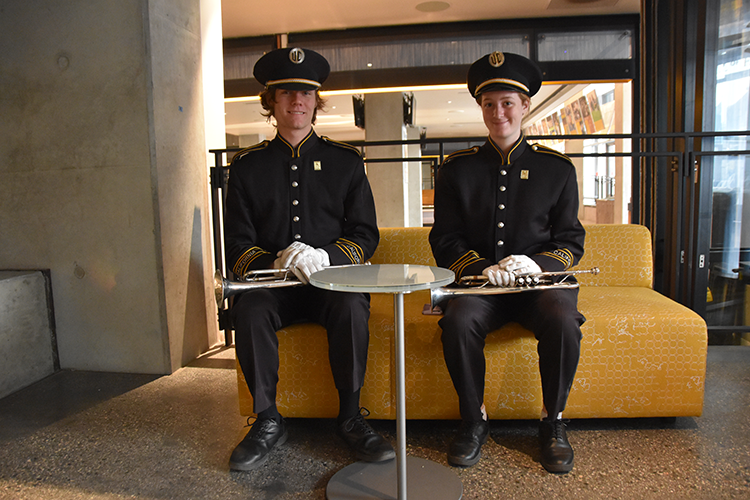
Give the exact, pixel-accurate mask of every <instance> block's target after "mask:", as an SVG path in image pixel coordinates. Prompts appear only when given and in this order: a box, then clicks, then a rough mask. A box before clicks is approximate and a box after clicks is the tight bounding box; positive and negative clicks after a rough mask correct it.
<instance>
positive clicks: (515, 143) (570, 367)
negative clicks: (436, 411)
mask: <svg viewBox="0 0 750 500" xmlns="http://www.w3.org/2000/svg"><path fill="white" fill-rule="evenodd" d="M541 83H542V74H541V71H540V70H539V68H538V67H537V65H536V64H534V63H533V62H532V61H530V60H529V59H527V58H525V57H522V56H519V55H516V54H509V53H505V54H503V53H502V52H494V53H492V54H488V55H486V56H484V57H483V58H481V59H479V60H478V61H476V62H475V63H474V64H472V66H471V67H470V69H469V73H468V87H469V91H470V92H471V94H472V96H473V97H475V98H476V100H477V103H478V104H479V105H480V106H481V109H482V115H483V118H484V123H485V125H486V127H487V129H488V131H489V138H488V139H487V142H486V143H485V144H484V145H483V146H481V147H474V148H471V149H468V150H464V151H459V152H456V153H454V154H452V155H451V156H449V157H448V158H447V159H446V161H445V162H444V164H443V165H442V166H441V167H440V169H439V171H438V175H437V180H436V184H435V223H434V225H433V228H432V230H431V232H430V244H431V246H432V251H433V254H434V256H435V260H436V261H437V264H438V265H439V266H441V267H446V268H449V269H451V270H453V271H454V272H455V273H456V280H458V279H460V278H461V277H462V276H468V275H484V276H486V277H487V279H488V280H489V281H490V282H491V283H492V284H494V285H499V286H506V287H507V286H513V285H514V283H515V277H516V276H519V275H522V274H528V273H535V272H541V271H564V270H567V269H569V268H571V267H573V266H574V265H575V264H576V263H577V262H578V261H579V259H580V258H581V256H582V255H583V240H584V235H585V233H584V229H583V227H582V226H581V224H580V222H579V221H578V185H577V182H576V171H575V168H574V166H573V165H572V164H571V162H570V160H569V159H568V158H567V157H566V156H565V155H563V154H560V153H558V152H556V151H554V150H552V149H548V148H545V147H542V146H539V145H530V144H528V143H527V142H526V141H525V139H524V137H523V134H522V133H521V121H522V120H523V118H524V116H526V114H527V113H528V112H529V107H530V97H531V96H533V95H534V94H535V93H536V92H537V91H538V90H539V88H540V87H541ZM577 302H578V290H577V289H568V290H545V291H540V290H536V291H526V292H522V293H513V294H498V295H469V296H467V295H462V296H460V297H458V298H455V299H453V300H452V301H450V302H449V303H448V305H447V306H446V308H445V315H444V317H443V318H441V320H440V323H439V324H440V326H441V328H442V342H443V352H444V356H445V360H446V364H447V366H448V371H449V372H450V375H451V379H452V381H453V385H454V387H455V389H456V392H457V393H458V398H459V405H460V412H461V419H462V422H461V427H460V429H459V431H458V433H457V435H456V437H455V438H454V440H453V442H452V443H451V445H450V449H449V451H448V462H449V463H451V464H452V465H460V466H470V465H474V464H476V463H477V462H478V461H479V458H480V456H481V448H482V445H483V444H484V443H485V442H486V440H487V437H488V435H489V423H488V421H487V413H486V411H485V407H484V377H485V358H484V342H485V338H486V336H487V334H488V333H489V332H491V331H493V330H495V329H497V328H500V327H501V326H503V325H504V324H506V323H508V322H510V321H516V322H518V323H520V324H521V325H523V326H524V327H526V328H528V329H529V330H531V331H532V332H533V333H534V335H535V337H536V339H537V342H538V348H537V351H538V353H539V369H540V372H541V379H542V394H543V408H542V409H541V412H542V419H541V421H540V424H539V436H540V440H541V449H542V453H541V463H542V465H543V466H544V467H545V469H547V470H548V471H550V472H568V471H570V470H571V469H572V468H573V450H572V448H571V446H570V444H569V442H568V439H567V436H566V431H565V424H564V423H563V421H562V419H561V418H562V411H563V409H564V408H565V403H566V401H567V398H568V392H569V391H570V387H571V385H572V383H573V378H574V376H575V372H576V368H577V366H578V358H579V351H580V340H581V331H580V325H581V324H583V322H584V321H585V318H584V317H583V316H582V315H581V314H580V312H578V310H577Z"/></svg>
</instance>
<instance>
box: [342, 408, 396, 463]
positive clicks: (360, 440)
mask: <svg viewBox="0 0 750 500" xmlns="http://www.w3.org/2000/svg"><path fill="white" fill-rule="evenodd" d="M362 412H365V414H364V415H363V414H362ZM369 414H370V412H369V411H367V410H366V409H365V408H361V409H360V413H358V414H357V415H355V416H354V417H351V418H348V419H346V420H344V421H343V422H342V423H341V424H340V425H339V430H338V433H339V436H341V437H342V438H344V441H346V444H348V445H349V447H350V448H351V449H352V450H354V453H355V455H356V457H357V459H358V460H364V461H366V462H383V461H385V460H392V459H394V458H396V451H395V450H394V449H393V446H391V444H390V443H389V442H388V441H386V440H385V438H383V436H381V435H380V434H378V433H377V432H375V430H373V428H372V427H370V424H368V423H367V421H366V420H365V416H367V415H369Z"/></svg>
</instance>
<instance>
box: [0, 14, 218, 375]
mask: <svg viewBox="0 0 750 500" xmlns="http://www.w3.org/2000/svg"><path fill="white" fill-rule="evenodd" d="M199 7H200V2H199V0H185V1H177V0H164V1H158V2H149V1H147V0H141V1H130V2H115V1H109V2H89V1H84V0H72V1H67V2H58V1H55V0H29V1H25V2H4V3H3V5H2V7H0V67H2V68H3V70H2V72H0V116H2V117H3V118H2V120H1V121H0V228H2V231H0V269H35V268H39V269H41V268H46V269H50V270H51V278H52V290H53V296H54V300H55V304H54V308H55V322H56V330H57V341H58V350H59V357H60V365H61V368H75V369H82V370H101V371H122V372H139V373H169V372H170V371H172V370H174V369H176V368H177V367H179V366H181V364H184V363H185V362H186V361H189V360H190V359H192V358H194V357H195V356H196V355H198V354H200V352H202V351H204V350H205V349H206V348H207V347H208V345H209V344H210V343H212V342H214V340H215V338H216V336H217V333H216V332H215V326H213V325H214V323H215V320H214V318H213V316H212V315H209V314H208V311H211V309H210V308H209V307H208V306H210V305H212V304H211V294H210V290H209V289H208V286H209V285H208V284H209V283H210V278H209V276H210V274H211V270H210V269H211V265H210V252H209V251H208V250H207V249H208V248H209V244H208V238H209V233H208V220H209V217H210V215H209V214H210V212H209V211H208V209H207V206H208V202H207V187H206V183H207V179H206V177H207V176H206V147H205V138H204V134H203V127H204V124H203V102H202V91H201V74H200V73H201V71H200V69H201V67H200V56H201V43H200V14H199ZM207 263H208V264H207ZM207 267H208V268H207ZM214 307H215V306H214ZM212 328H213V329H214V331H212Z"/></svg>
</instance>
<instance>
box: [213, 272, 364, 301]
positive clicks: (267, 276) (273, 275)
mask: <svg viewBox="0 0 750 500" xmlns="http://www.w3.org/2000/svg"><path fill="white" fill-rule="evenodd" d="M362 265H370V262H369V261H368V262H365V263H364V264H345V265H341V266H328V267H326V269H338V268H342V267H354V266H362ZM304 284H305V283H302V282H301V281H300V280H299V278H297V276H296V275H295V274H294V272H293V271H292V270H291V269H256V270H254V271H248V272H247V273H245V274H244V275H242V277H241V278H240V281H229V280H228V279H226V278H225V277H224V276H222V274H221V271H220V270H218V269H217V270H216V272H214V295H215V296H216V305H218V306H219V308H221V304H222V302H224V300H225V299H227V298H228V297H231V296H232V295H237V294H238V293H242V292H246V291H248V290H256V289H258V288H282V287H287V286H301V285H304Z"/></svg>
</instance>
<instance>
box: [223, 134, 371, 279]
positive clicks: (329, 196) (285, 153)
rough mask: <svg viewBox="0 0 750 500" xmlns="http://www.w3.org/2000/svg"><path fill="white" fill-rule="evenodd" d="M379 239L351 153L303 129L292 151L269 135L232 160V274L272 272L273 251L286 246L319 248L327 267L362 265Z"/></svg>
mask: <svg viewBox="0 0 750 500" xmlns="http://www.w3.org/2000/svg"><path fill="white" fill-rule="evenodd" d="M379 238H380V234H379V232H378V227H377V220H376V216H375V202H374V200H373V197H372V191H371V190H370V184H369V182H368V180H367V176H366V175H365V168H364V163H363V160H362V157H361V155H360V154H359V151H358V150H357V149H356V148H354V147H352V146H349V145H347V144H344V143H339V142H335V141H332V140H330V139H328V138H326V137H322V138H321V137H318V136H317V135H316V134H315V132H314V131H312V130H311V131H310V134H309V135H308V136H307V137H306V138H305V139H304V140H303V141H302V142H301V143H300V144H299V145H298V146H297V147H296V148H294V147H292V146H291V145H290V144H289V143H288V142H287V141H286V140H284V138H283V137H281V136H280V135H278V134H277V135H276V137H275V138H274V139H273V140H272V141H264V142H262V143H260V144H258V145H256V146H252V147H250V148H247V149H244V150H242V151H240V152H239V153H237V155H236V156H235V157H234V159H233V160H232V163H231V165H230V169H229V183H228V187H227V201H226V215H225V218H224V243H225V253H226V260H227V266H228V268H230V269H231V270H232V272H234V274H235V275H237V276H242V275H243V274H245V273H246V272H247V271H248V270H253V269H270V268H272V267H273V261H274V260H275V259H276V258H277V256H276V253H277V252H278V251H279V250H283V249H284V248H286V247H287V246H289V245H290V244H291V243H292V242H294V241H301V242H303V243H306V244H308V245H310V246H312V247H314V248H323V249H324V250H326V252H328V255H329V256H330V261H331V265H343V264H360V263H364V262H365V261H366V260H367V259H369V258H370V257H371V256H372V254H373V253H374V252H375V248H376V247H377V245H378V241H379Z"/></svg>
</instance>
